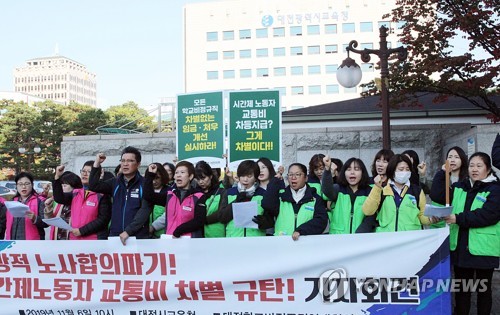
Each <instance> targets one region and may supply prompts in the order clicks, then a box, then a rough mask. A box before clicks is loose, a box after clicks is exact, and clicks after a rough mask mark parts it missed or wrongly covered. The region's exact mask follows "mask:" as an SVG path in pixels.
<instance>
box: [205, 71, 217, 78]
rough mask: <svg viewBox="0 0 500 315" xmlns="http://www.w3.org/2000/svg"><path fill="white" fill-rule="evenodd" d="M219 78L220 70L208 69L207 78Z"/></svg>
mask: <svg viewBox="0 0 500 315" xmlns="http://www.w3.org/2000/svg"><path fill="white" fill-rule="evenodd" d="M218 78H219V72H218V71H207V80H217V79H218Z"/></svg>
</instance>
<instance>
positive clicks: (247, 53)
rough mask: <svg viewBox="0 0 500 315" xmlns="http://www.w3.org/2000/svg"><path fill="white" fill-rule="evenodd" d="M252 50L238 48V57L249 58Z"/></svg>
mask: <svg viewBox="0 0 500 315" xmlns="http://www.w3.org/2000/svg"><path fill="white" fill-rule="evenodd" d="M251 57H252V51H251V50H250V49H242V50H240V58H242V59H243V58H251Z"/></svg>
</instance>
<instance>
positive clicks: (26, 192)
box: [5, 172, 47, 240]
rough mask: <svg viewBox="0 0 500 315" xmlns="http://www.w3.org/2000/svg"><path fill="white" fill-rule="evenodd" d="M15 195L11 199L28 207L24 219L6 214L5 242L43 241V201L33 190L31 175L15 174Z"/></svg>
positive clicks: (44, 226)
mask: <svg viewBox="0 0 500 315" xmlns="http://www.w3.org/2000/svg"><path fill="white" fill-rule="evenodd" d="M14 181H15V182H16V187H17V194H16V196H15V197H14V198H13V199H12V200H13V201H19V202H21V203H23V204H25V205H27V206H28V207H29V210H28V211H27V212H26V215H25V217H24V218H14V217H13V216H12V215H11V214H10V212H9V211H7V213H6V229H5V239H6V240H43V239H45V231H44V228H46V227H47V225H46V224H45V223H43V221H42V219H43V209H44V199H43V198H41V197H40V196H38V194H37V193H36V191H35V190H34V189H33V175H31V174H30V173H27V172H21V173H19V174H17V176H16V178H15V179H14Z"/></svg>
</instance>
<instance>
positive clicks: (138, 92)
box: [0, 0, 209, 109]
mask: <svg viewBox="0 0 500 315" xmlns="http://www.w3.org/2000/svg"><path fill="white" fill-rule="evenodd" d="M206 1H209V0H142V1H139V0H135V1H133V0H85V1H84V0H80V1H77V0H74V1H68V0H43V1H41V0H15V1H1V2H0V12H2V14H1V16H2V18H1V19H0V39H1V46H0V47H1V48H0V91H13V90H14V84H13V70H14V68H16V67H21V66H24V65H25V62H26V60H28V59H32V58H38V57H47V56H53V55H55V51H56V46H57V47H58V51H59V55H61V56H65V57H67V58H70V59H73V60H75V61H77V62H79V63H81V64H83V65H85V66H86V67H87V70H89V71H90V72H93V73H95V74H96V75H97V105H98V107H99V108H103V109H105V108H108V107H109V106H113V105H121V104H123V103H125V102H128V101H134V102H136V103H138V104H139V105H140V106H141V107H143V108H151V107H152V106H155V105H157V104H158V102H159V98H160V97H174V96H176V95H177V94H179V93H183V87H184V85H183V82H184V74H183V72H184V68H183V63H184V57H183V40H182V38H183V25H182V24H183V6H184V5H185V4H186V3H194V2H206Z"/></svg>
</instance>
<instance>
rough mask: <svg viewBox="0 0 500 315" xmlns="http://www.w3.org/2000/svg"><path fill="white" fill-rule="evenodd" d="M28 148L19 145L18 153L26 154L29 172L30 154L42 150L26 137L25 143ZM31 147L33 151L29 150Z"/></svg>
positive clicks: (29, 171)
mask: <svg viewBox="0 0 500 315" xmlns="http://www.w3.org/2000/svg"><path fill="white" fill-rule="evenodd" d="M26 144H27V147H28V149H26V148H25V147H24V146H21V147H19V149H18V151H19V153H20V154H25V155H27V156H28V173H31V156H32V155H33V156H34V155H35V154H38V153H40V152H41V151H42V149H41V148H40V146H39V145H38V144H36V143H33V142H32V141H31V138H28V142H27V143H26ZM32 147H33V151H29V150H30V149H31V148H32Z"/></svg>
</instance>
